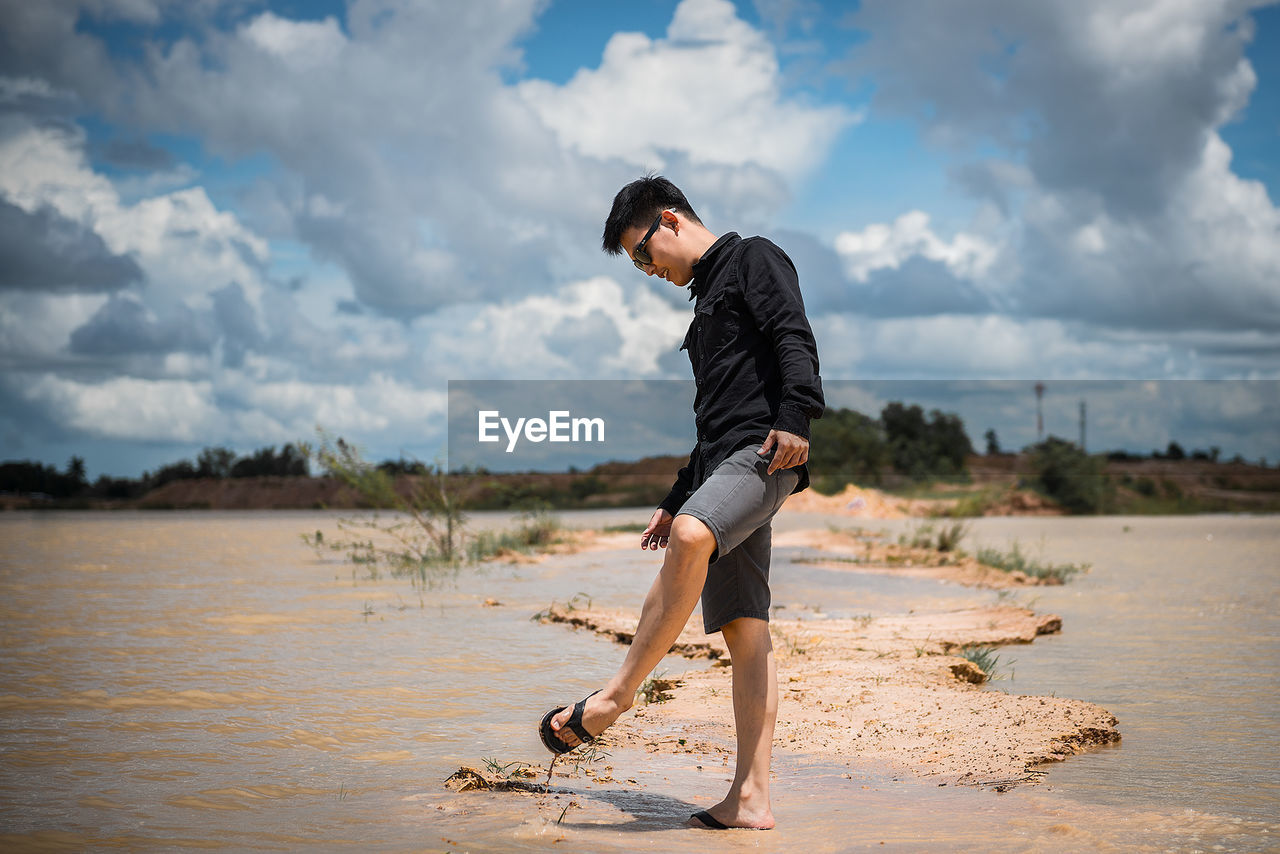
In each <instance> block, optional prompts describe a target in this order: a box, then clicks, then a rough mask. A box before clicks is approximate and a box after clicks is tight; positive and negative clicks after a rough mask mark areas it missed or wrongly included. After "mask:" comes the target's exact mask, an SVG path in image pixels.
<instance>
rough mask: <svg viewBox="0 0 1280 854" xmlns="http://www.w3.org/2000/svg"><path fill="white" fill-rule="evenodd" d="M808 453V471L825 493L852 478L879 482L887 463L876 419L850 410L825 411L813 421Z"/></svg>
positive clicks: (850, 481) (849, 481) (834, 489)
mask: <svg viewBox="0 0 1280 854" xmlns="http://www.w3.org/2000/svg"><path fill="white" fill-rule="evenodd" d="M809 452H810V453H809V470H810V472H812V474H813V476H814V477H815V478H820V479H821V483H820V485H821V486H822V487H823V489H824V491H828V492H837V491H839V490H840V489H842V488H844V486H845V484H847V483H852V482H855V481H871V482H874V483H879V482H880V471H881V469H882V468H883V467H884V466H885V465H887V464H888V463H889V446H888V444H887V443H886V442H885V438H884V431H883V430H882V429H881V427H880V424H879V422H877V421H876V420H875V419H874V418H868V417H867V416H866V415H863V414H862V413H861V412H857V411H855V410H852V409H836V410H828V411H827V412H826V413H824V414H823V416H822V418H821V419H820V420H818V421H815V422H813V428H812V433H811V435H810V438H809Z"/></svg>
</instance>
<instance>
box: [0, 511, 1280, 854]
mask: <svg viewBox="0 0 1280 854" xmlns="http://www.w3.org/2000/svg"><path fill="white" fill-rule="evenodd" d="M641 515H644V514H643V513H633V514H627V515H626V516H625V518H628V519H633V518H635V517H639V516H641ZM606 518H607V514H606V515H599V514H597V515H588V516H574V515H570V516H567V517H566V520H567V521H569V522H570V523H586V522H591V523H596V524H599V523H601V522H602V521H603V520H605V519H606ZM611 518H617V517H616V514H615V515H614V516H613V517H611ZM486 521H491V520H486V519H484V518H480V519H478V520H476V522H477V524H480V525H484V524H485V523H486ZM815 522H816V523H818V524H825V521H824V520H821V519H816V518H808V519H805V518H801V517H798V516H793V517H790V518H788V519H786V520H782V521H780V524H785V525H789V526H802V525H805V524H812V523H815ZM332 524H333V517H330V516H325V515H323V514H302V513H299V514H293V513H282V514H281V513H278V514H225V513H200V514H70V513H68V514H6V515H3V516H0V650H2V651H3V653H2V656H0V848H4V849H6V850H8V849H14V850H24V849H32V850H41V849H43V850H85V849H97V850H109V849H113V848H120V849H130V850H133V849H165V850H172V849H178V848H186V847H193V848H222V849H226V850H246V849H277V850H295V849H298V848H302V847H308V848H314V849H317V850H359V851H366V850H374V851H382V850H450V851H466V850H470V851H535V850H538V851H541V850H545V849H546V848H547V847H548V846H549V845H550V844H551V843H553V842H554V843H557V844H556V848H557V849H559V850H567V851H623V850H627V851H630V850H633V849H640V850H654V851H674V850H688V849H693V848H695V847H697V848H699V849H706V850H713V851H718V850H726V851H728V850H732V851H736V850H739V849H742V848H753V849H761V850H776V851H785V850H795V849H796V848H798V847H801V846H803V847H805V848H808V849H810V850H812V851H815V852H820V851H847V850H857V849H860V848H875V849H876V850H884V849H882V848H881V843H885V845H886V846H888V847H896V848H898V850H919V849H927V850H942V851H964V850H974V849H976V848H981V849H983V850H1016V851H1024V850H1045V851H1057V850H1067V849H1074V850H1079V849H1088V848H1098V847H1109V846H1114V847H1117V848H1120V849H1123V850H1152V851H1156V850H1166V849H1170V848H1172V849H1178V850H1195V849H1203V850H1266V849H1268V848H1274V847H1276V844H1277V841H1276V840H1277V834H1280V827H1278V826H1276V824H1275V823H1274V822H1275V820H1276V812H1277V810H1276V803H1277V800H1276V799H1277V794H1276V791H1275V789H1274V784H1275V779H1276V777H1275V772H1274V769H1275V768H1276V767H1280V763H1277V759H1278V758H1280V757H1277V755H1276V745H1277V743H1280V739H1278V738H1277V735H1278V734H1280V727H1278V726H1277V721H1276V712H1275V708H1276V707H1277V700H1278V699H1280V697H1277V681H1276V679H1277V677H1276V666H1275V665H1276V662H1277V635H1278V630H1277V625H1278V623H1277V620H1276V618H1275V616H1274V615H1273V613H1271V612H1272V611H1273V610H1274V605H1275V603H1276V602H1277V600H1278V597H1277V595H1276V594H1277V592H1278V591H1277V569H1276V560H1275V558H1274V555H1275V554H1277V553H1280V548H1277V546H1278V545H1280V542H1278V540H1280V525H1277V522H1276V520H1275V519H1228V518H1214V517H1199V518H1197V519H1194V520H1172V519H1160V520H1113V519H1108V520H1065V521H1064V520H1048V521H1042V520H984V521H983V522H981V523H979V524H978V525H976V526H975V530H974V534H973V535H972V536H973V537H975V538H978V539H982V540H986V541H989V542H993V543H997V542H1003V541H1007V539H1008V538H1010V537H1017V538H1019V539H1020V540H1021V541H1022V543H1023V544H1024V545H1034V544H1035V542H1036V541H1038V539H1039V538H1040V537H1041V536H1043V537H1044V538H1045V540H1044V550H1045V552H1046V554H1047V555H1048V556H1050V557H1053V558H1055V559H1059V560H1089V561H1092V562H1093V563H1094V564H1095V568H1094V570H1093V572H1092V573H1091V574H1090V575H1089V576H1087V577H1086V578H1084V579H1082V580H1080V581H1077V582H1075V583H1074V584H1072V585H1070V586H1068V587H1065V588H1059V589H1050V590H1043V589H1042V590H1037V591H1035V592H1036V593H1039V594H1040V595H1041V600H1040V602H1039V603H1037V606H1036V607H1037V608H1039V609H1042V610H1054V611H1056V612H1058V613H1060V614H1062V615H1063V617H1064V621H1065V631H1064V633H1063V635H1062V636H1061V637H1060V638H1052V639H1042V640H1041V641H1038V642H1037V643H1036V644H1034V645H1032V646H1030V647H1022V648H1019V649H1017V650H1014V651H1012V652H1010V653H1009V655H1011V656H1012V657H1016V658H1017V662H1016V664H1015V665H1014V675H1015V678H1014V680H1013V681H1011V682H1005V683H997V684H996V689H997V690H999V689H1001V688H1003V689H1005V690H1014V691H1018V692H1021V693H1041V692H1042V693H1049V692H1051V691H1056V692H1057V693H1058V694H1059V695H1062V696H1074V697H1082V698H1085V699H1089V700H1094V701H1096V702H1099V703H1101V704H1102V705H1104V706H1106V707H1107V708H1109V709H1111V710H1112V711H1113V712H1115V713H1116V714H1117V715H1118V716H1119V717H1120V718H1121V730H1122V732H1123V733H1124V739H1125V740H1124V742H1123V743H1122V744H1121V746H1120V747H1119V748H1116V749H1114V750H1108V751H1100V752H1097V753H1094V754H1090V755H1088V756H1084V757H1075V758H1073V759H1071V760H1069V761H1068V762H1066V763H1064V764H1063V766H1062V767H1060V768H1055V769H1054V771H1053V772H1052V774H1051V775H1050V784H1049V785H1048V786H1042V787H1040V788H1037V789H1027V790H1017V791H1014V792H1011V793H1008V794H1005V795H997V794H995V793H992V792H986V791H977V790H974V789H957V788H937V787H932V786H926V785H923V784H921V783H919V782H916V781H913V780H911V779H899V778H897V775H896V774H894V773H893V772H892V771H891V770H888V769H884V768H880V767H874V766H846V765H834V764H831V763H829V762H828V761H826V760H825V759H824V758H823V757H821V756H816V755H806V754H804V753H794V752H792V753H787V754H783V755H780V756H779V757H778V760H777V763H776V766H777V783H776V784H775V785H776V786H777V789H776V791H775V812H776V813H777V816H778V819H779V822H780V827H779V829H778V830H777V831H774V832H772V833H769V834H744V833H739V834H727V835H711V834H707V833H705V832H702V833H700V832H697V831H691V830H685V829H681V828H680V827H679V822H680V821H681V820H682V819H683V818H684V817H685V816H687V814H688V813H689V812H691V811H693V810H696V809H701V808H705V807H706V806H709V805H710V804H712V803H714V802H715V801H716V800H718V798H719V797H720V794H721V793H722V791H723V789H724V787H725V785H726V783H725V780H726V779H727V777H728V776H729V775H730V773H731V769H729V768H727V767H725V766H723V765H722V764H716V763H714V762H712V763H709V764H706V765H704V766H703V767H698V766H697V764H696V762H697V761H705V760H696V759H694V758H692V757H689V756H664V755H654V754H643V755H641V754H634V753H631V752H628V751H616V752H615V753H614V755H613V756H611V757H609V758H608V759H607V760H605V762H606V763H607V764H608V765H610V766H612V769H613V776H614V778H615V779H616V781H615V782H602V783H595V782H593V781H592V779H591V778H590V777H588V776H585V775H582V776H579V777H576V778H574V779H570V780H565V781H560V783H559V784H558V786H557V791H554V792H553V793H551V794H549V795H546V796H536V795H525V794H503V795H488V794H477V793H464V794H461V795H459V794H454V793H451V792H448V791H446V790H445V789H443V787H442V786H441V781H442V780H443V778H444V777H445V776H447V775H448V774H449V773H450V772H451V771H453V770H454V769H456V768H457V767H458V766H459V765H475V766H479V765H482V764H483V759H484V758H488V757H491V758H494V759H496V760H498V761H499V762H502V763H506V762H516V761H525V762H539V763H542V762H545V758H546V754H545V751H544V750H543V748H542V747H541V745H540V744H539V742H538V739H537V736H536V733H535V732H534V726H533V724H534V722H535V721H536V719H537V718H538V717H539V716H540V714H541V712H542V711H543V710H544V709H545V708H548V707H550V706H551V705H553V704H554V703H556V702H557V701H563V700H565V699H572V698H574V697H577V696H580V695H581V694H585V693H586V692H587V691H589V690H591V689H592V688H593V687H596V686H598V684H599V682H600V681H601V679H603V678H604V677H605V676H606V675H607V674H608V673H610V672H611V670H612V668H613V667H614V666H615V665H616V663H617V661H618V660H619V657H620V654H621V653H620V650H619V649H617V648H616V647H615V646H613V645H611V644H609V643H607V642H605V641H602V640H600V639H597V638H595V637H591V636H587V635H585V634H583V633H575V632H572V631H568V630H565V629H563V628H562V627H557V626H544V625H539V624H536V623H533V622H531V621H530V620H529V619H528V617H529V616H530V615H531V614H532V613H534V612H536V611H537V610H539V609H541V608H544V607H546V606H547V605H548V604H550V602H551V601H552V600H553V599H556V600H559V601H565V600H566V599H568V598H570V597H572V596H574V595H575V594H578V593H585V594H587V595H589V596H591V597H592V598H593V599H594V602H595V603H596V604H600V605H605V606H617V607H635V606H636V604H637V603H638V602H639V600H640V597H641V596H642V595H643V592H644V590H645V589H646V588H647V586H648V584H649V581H650V579H651V577H652V573H653V571H654V569H655V567H656V560H657V558H656V557H654V556H651V555H645V554H643V553H640V552H639V551H638V550H637V551H636V552H634V553H631V554H618V553H601V552H587V553H582V554H578V555H573V556H567V557H562V558H557V559H555V560H554V561H549V562H547V563H543V564H540V565H536V566H513V565H498V566H490V567H488V568H486V569H484V570H483V571H480V572H475V571H468V572H466V573H464V574H463V575H461V576H459V577H458V578H457V579H456V580H455V581H453V582H452V583H450V584H447V585H445V586H443V587H441V588H439V589H437V590H433V591H428V592H425V593H419V592H417V591H415V590H413V589H412V588H411V587H410V586H409V585H408V584H407V583H406V582H402V581H395V580H381V581H370V580H366V579H364V578H361V577H353V574H352V572H351V570H350V569H349V568H348V567H345V566H343V565H341V564H339V563H336V562H332V561H320V560H318V559H317V558H316V557H315V556H314V555H313V554H312V553H311V552H310V551H308V550H307V549H305V548H304V547H303V546H302V545H301V543H300V541H299V538H298V535H299V534H300V533H301V532H303V531H310V530H315V529H317V528H321V529H326V530H331V529H332ZM1124 524H1129V525H1130V526H1131V528H1132V530H1130V531H1129V532H1124V531H1123V530H1122V526H1123V525H1124ZM1210 534H1212V535H1213V539H1212V540H1209V539H1207V537H1208V535H1210ZM778 558H779V559H778V561H777V564H776V567H775V579H776V585H777V594H776V599H775V601H776V602H777V603H778V604H782V605H786V606H787V607H788V608H789V609H791V612H792V613H793V614H794V613H807V612H815V611H818V610H821V611H822V612H824V613H830V614H833V615H840V614H855V613H866V612H869V611H876V612H880V611H886V610H895V609H901V610H905V609H906V608H908V607H916V608H922V607H947V606H950V605H952V604H955V605H957V606H958V605H963V604H969V603H972V602H974V601H989V600H990V599H991V598H993V595H992V594H991V593H989V592H982V591H972V590H967V589H965V588H959V587H955V586H949V585H941V584H937V583H934V582H921V581H910V582H907V581H903V580H902V579H894V578H890V577H873V576H855V575H850V574H848V573H843V572H833V571H830V570H822V569H819V568H816V567H813V566H812V565H807V564H792V563H790V562H789V561H788V560H787V559H786V558H787V555H786V554H780V555H779V556H778ZM486 598H494V599H497V600H499V601H500V602H501V603H502V604H501V605H499V606H497V607H484V604H483V603H484V600H485V599H486ZM1028 598H1029V597H1028ZM819 606H820V608H819ZM814 616H815V618H816V617H817V616H818V615H817V614H816V613H815V614H814ZM689 666H696V665H690V664H688V663H686V662H683V661H680V660H676V659H669V660H668V661H667V662H666V663H665V664H664V665H663V666H662V667H663V668H665V669H668V670H669V671H670V672H672V673H677V672H679V671H680V670H681V669H684V668H687V667H689ZM660 669H662V668H660Z"/></svg>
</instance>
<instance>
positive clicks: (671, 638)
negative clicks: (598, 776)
mask: <svg viewBox="0 0 1280 854" xmlns="http://www.w3.org/2000/svg"><path fill="white" fill-rule="evenodd" d="M715 547H716V541H715V537H714V536H713V535H712V533H711V530H710V529H709V528H707V526H706V525H705V524H703V523H702V522H701V521H700V520H698V519H695V518H694V517H692V516H685V515H678V516H676V518H675V520H674V521H673V522H672V523H671V537H670V540H669V543H668V545H667V554H666V557H665V558H664V559H663V562H662V569H661V571H659V572H658V577H657V578H656V579H654V582H653V586H652V587H651V588H649V595H648V596H646V597H645V600H644V608H643V610H641V611H640V622H639V625H637V626H636V636H635V638H634V639H633V640H632V641H631V647H630V648H629V649H628V650H627V657H626V658H625V659H624V660H623V662H622V667H621V668H619V669H618V672H617V673H616V674H615V675H614V677H613V678H612V679H611V680H609V684H608V685H607V686H605V688H604V689H603V690H602V691H601V692H600V693H599V694H596V695H595V696H594V697H592V698H591V699H589V700H587V705H586V707H585V708H584V709H583V714H582V725H583V726H584V727H586V729H587V732H589V733H591V734H592V735H599V734H600V733H601V732H603V731H604V730H605V729H606V728H607V727H608V726H609V725H610V724H612V723H613V722H614V721H615V720H617V719H618V715H620V714H622V713H623V712H625V711H626V710H627V709H629V708H631V704H632V703H633V702H634V701H635V695H636V691H637V689H639V687H640V685H641V683H642V682H644V680H645V677H646V676H648V675H649V673H650V672H652V670H653V668H655V667H657V666H658V662H660V661H662V657H663V656H664V655H666V654H667V653H668V652H669V651H670V650H671V645H672V644H674V643H675V642H676V638H678V637H679V636H680V632H682V631H684V627H685V624H686V623H688V622H689V615H690V614H692V613H693V608H694V606H695V605H697V604H698V597H699V596H701V595H702V584H703V582H704V581H706V578H707V561H708V560H710V558H711V553H712V552H713V551H715ZM766 634H767V633H766ZM571 714H573V710H572V709H571V708H567V709H565V710H564V711H562V712H560V714H558V715H556V716H555V717H553V718H552V719H551V728H552V729H553V730H555V731H556V735H557V736H558V737H559V738H560V740H561V741H563V742H564V743H565V744H567V745H569V746H571V747H572V746H576V745H577V744H580V743H581V739H579V738H578V736H577V735H576V734H575V733H574V732H573V730H571V729H569V728H568V727H566V726H565V723H566V722H567V721H568V720H569V716H570V715H571Z"/></svg>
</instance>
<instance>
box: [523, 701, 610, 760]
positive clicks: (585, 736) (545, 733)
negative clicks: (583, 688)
mask: <svg viewBox="0 0 1280 854" xmlns="http://www.w3.org/2000/svg"><path fill="white" fill-rule="evenodd" d="M599 693H600V692H599V691H592V692H591V693H590V694H588V695H587V696H585V697H583V698H582V699H581V700H579V701H578V702H577V703H575V704H574V707H573V714H572V715H570V716H569V720H568V722H567V723H568V726H569V729H571V730H573V733H574V735H576V736H578V738H580V739H582V743H583V744H590V743H591V742H593V741H595V740H596V737H595V736H594V735H592V734H591V733H589V732H587V728H586V727H584V726H583V725H582V712H583V711H584V710H585V709H586V707H587V700H590V699H591V698H592V697H594V696H595V695H596V694H599ZM567 708H569V707H568V706H561V707H560V708H558V709H552V710H551V711H549V712H547V713H546V714H545V715H543V717H542V724H541V725H540V726H539V727H538V734H539V735H541V736H542V743H543V744H545V745H546V746H547V750H550V751H551V752H552V753H554V754H556V755H557V756H560V755H562V754H565V753H568V752H569V751H570V750H573V749H574V748H577V747H581V746H582V745H579V744H575V745H574V746H573V747H570V746H569V745H567V744H565V743H564V742H563V741H561V740H560V736H558V735H556V731H555V730H553V729H552V728H551V719H552V718H554V717H555V716H556V715H558V714H560V713H561V712H563V711H564V710H565V709H567Z"/></svg>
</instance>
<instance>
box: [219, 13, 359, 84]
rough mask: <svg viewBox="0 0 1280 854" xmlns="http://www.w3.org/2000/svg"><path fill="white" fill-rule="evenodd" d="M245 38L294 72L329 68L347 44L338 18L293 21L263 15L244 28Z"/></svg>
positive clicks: (268, 14)
mask: <svg viewBox="0 0 1280 854" xmlns="http://www.w3.org/2000/svg"><path fill="white" fill-rule="evenodd" d="M243 35H244V37H245V38H246V39H247V40H248V41H249V42H251V43H253V44H255V45H257V46H258V47H259V48H261V49H262V50H264V51H265V52H267V53H269V54H271V55H272V56H274V57H275V58H277V59H279V60H280V61H281V62H283V63H285V64H286V65H288V66H289V68H290V69H291V70H294V71H307V70H309V69H312V68H316V67H318V66H323V65H329V64H330V63H332V62H334V61H335V60H337V59H338V58H339V55H340V54H341V53H342V49H343V48H344V47H345V46H346V44H347V38H346V36H344V35H343V34H342V29H341V28H340V27H339V26H338V22H337V20H336V19H335V18H332V17H329V18H325V19H324V20H322V21H290V20H287V19H285V18H281V17H278V16H276V15H273V14H272V13H271V12H263V13H262V14H261V15H259V16H258V17H256V18H254V19H253V20H252V21H250V22H249V23H248V24H245V25H244V27H243Z"/></svg>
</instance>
